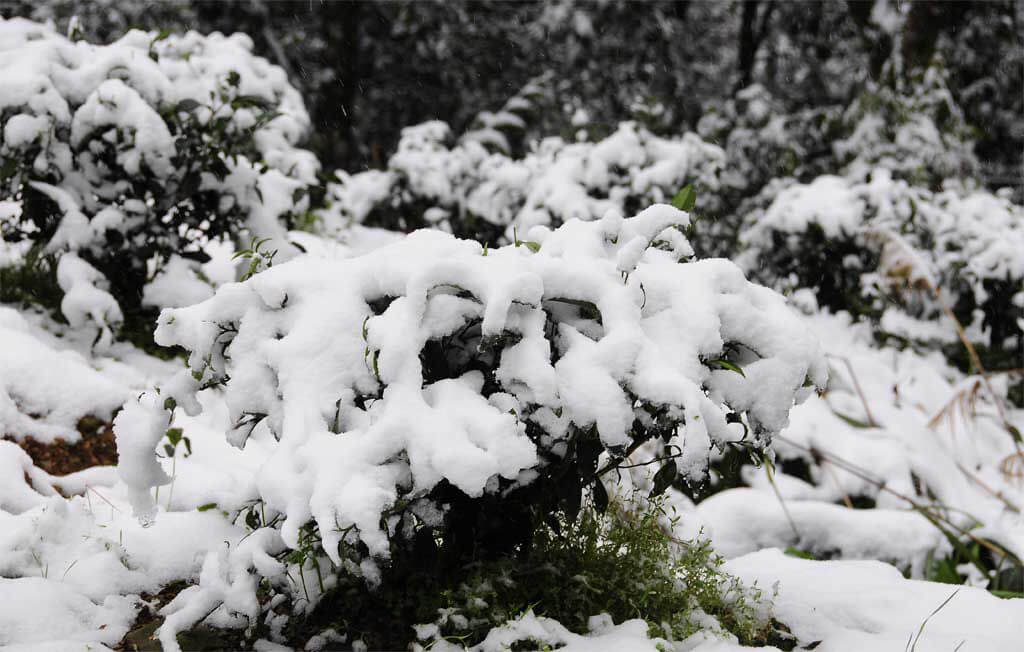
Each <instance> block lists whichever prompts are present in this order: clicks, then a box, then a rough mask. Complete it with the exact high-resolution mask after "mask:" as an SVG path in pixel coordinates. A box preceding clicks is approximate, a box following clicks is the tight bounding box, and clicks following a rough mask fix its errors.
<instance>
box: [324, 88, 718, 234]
mask: <svg viewBox="0 0 1024 652" xmlns="http://www.w3.org/2000/svg"><path fill="white" fill-rule="evenodd" d="M516 100H519V101H516ZM509 104H511V105H512V106H511V107H510V108H508V109H507V110H504V111H502V112H501V113H499V114H495V115H493V116H490V117H489V122H487V123H486V124H496V125H500V124H506V123H511V122H514V121H515V119H516V117H517V114H516V113H514V110H515V109H516V108H517V107H520V106H521V107H523V110H526V108H528V107H529V106H530V105H529V103H528V102H527V101H526V100H525V99H523V98H521V97H518V96H517V97H515V98H512V100H510V101H509ZM452 139H453V137H452V133H451V129H450V128H449V127H448V125H447V124H445V123H443V122H439V121H433V122H427V123H424V124H421V125H416V126H414V127H408V128H406V129H404V130H403V131H402V139H401V141H400V142H399V145H398V150H397V151H396V152H395V154H394V155H393V156H392V157H391V159H390V160H389V161H388V169H387V170H384V171H380V170H369V171H366V172H361V173H358V174H351V175H350V174H346V173H341V172H339V173H338V174H337V177H338V180H337V182H336V183H333V184H330V185H329V186H328V208H327V210H325V211H323V212H322V213H321V218H322V220H323V226H324V228H325V229H326V230H327V232H332V231H336V230H339V229H341V228H344V226H345V225H347V224H349V223H353V222H355V223H361V224H366V225H369V226H385V227H388V228H400V229H403V230H411V229H413V228H418V227H421V226H433V227H436V228H440V229H443V230H446V231H449V232H452V233H454V234H456V235H457V236H459V237H469V238H474V239H477V240H480V241H481V242H490V243H492V244H494V243H506V242H511V241H513V240H514V238H515V235H514V232H513V231H514V230H517V231H518V232H520V233H525V232H526V231H527V230H528V229H529V228H530V227H532V226H534V225H544V226H548V227H551V228H555V227H558V226H559V225H561V224H563V223H565V222H567V221H569V220H571V219H574V218H575V219H580V220H596V219H599V218H600V217H601V216H602V215H604V214H605V213H606V212H607V211H608V210H609V209H615V210H617V211H619V212H621V213H624V214H631V213H635V212H636V211H638V210H640V209H641V208H643V207H645V206H649V205H650V204H652V203H658V202H666V201H668V200H670V199H671V198H672V197H673V195H675V193H676V191H677V190H678V189H679V188H681V187H682V186H684V185H686V184H687V183H692V184H694V185H695V186H698V187H700V188H702V189H709V190H714V189H717V188H718V175H719V173H720V171H721V169H722V167H723V164H724V153H723V152H722V150H721V149H720V148H719V147H716V146H714V145H711V144H709V143H706V142H704V141H702V140H701V139H700V138H699V137H698V136H697V135H696V134H693V133H687V134H685V135H683V136H682V137H679V138H660V137H658V136H655V135H654V134H652V133H650V132H649V131H647V130H646V129H644V128H643V127H641V126H638V125H637V124H635V123H632V122H624V123H622V124H621V125H619V128H618V129H617V130H616V131H614V132H613V133H612V134H611V135H609V136H607V137H606V138H604V139H602V140H600V141H598V142H588V141H581V142H567V141H566V140H564V139H563V138H561V137H557V136H552V137H548V138H543V139H541V140H539V141H536V142H534V143H532V145H531V147H530V149H529V151H527V152H526V153H525V154H523V155H522V156H515V154H514V153H513V154H512V155H510V154H507V153H505V152H506V150H507V145H506V142H507V141H506V139H505V137H504V136H503V134H501V133H498V132H496V131H495V129H494V128H478V129H473V130H471V131H470V132H467V133H466V134H465V135H463V136H462V137H461V138H460V139H459V140H458V142H456V143H455V144H454V145H452V144H451V141H452ZM703 196H712V195H711V194H707V195H702V197H703Z"/></svg>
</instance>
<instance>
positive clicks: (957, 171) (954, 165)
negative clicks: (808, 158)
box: [832, 60, 979, 190]
mask: <svg viewBox="0 0 1024 652" xmlns="http://www.w3.org/2000/svg"><path fill="white" fill-rule="evenodd" d="M947 74H948V73H947V71H946V68H945V66H944V65H943V63H942V62H941V61H938V60H937V61H935V62H933V63H932V65H930V66H929V67H928V68H926V69H924V70H923V71H921V72H920V73H917V74H915V77H914V79H913V80H912V81H911V82H909V84H910V86H909V87H908V88H903V87H902V84H903V82H902V81H901V80H896V81H892V80H890V81H889V82H887V83H879V84H872V85H871V86H869V88H868V89H867V90H865V91H864V92H863V93H861V95H860V96H859V97H858V98H857V100H856V101H854V102H853V103H852V104H851V105H850V107H849V108H848V109H847V110H846V112H845V113H844V115H843V118H842V122H843V126H842V133H843V134H844V136H843V137H842V138H841V139H837V140H835V141H834V142H833V143H832V149H833V153H834V155H835V159H836V163H837V164H838V165H837V166H836V168H835V169H837V170H838V169H840V167H842V168H844V169H845V170H846V172H847V174H849V175H850V176H853V177H858V178H861V179H865V178H867V176H868V175H869V174H870V173H871V171H872V170H874V169H875V168H878V167H883V168H886V169H888V170H891V171H892V173H893V176H895V177H897V178H900V179H906V180H907V181H910V182H911V183H913V184H915V185H919V186H924V187H928V188H931V189H932V190H938V189H939V188H940V186H941V184H942V182H943V181H945V180H946V179H949V178H953V177H961V178H964V177H976V176H977V174H978V171H979V163H978V160H977V158H976V157H975V156H974V139H975V135H976V133H977V131H976V130H974V129H972V128H971V127H970V126H968V125H967V123H966V122H965V120H964V115H963V111H962V110H961V109H960V107H959V106H958V105H957V103H956V100H955V99H954V98H953V95H952V93H951V92H950V90H949V87H948V85H947V83H946V77H947ZM894 85H896V87H894Z"/></svg>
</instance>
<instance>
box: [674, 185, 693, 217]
mask: <svg viewBox="0 0 1024 652" xmlns="http://www.w3.org/2000/svg"><path fill="white" fill-rule="evenodd" d="M696 203H697V193H696V191H694V189H693V184H689V183H688V184H686V186H685V187H684V188H683V189H682V190H680V191H679V192H677V193H676V196H675V197H673V198H672V205H673V206H675V207H676V208H678V209H679V210H681V211H686V212H687V213H689V212H690V211H692V210H693V206H694V204H696Z"/></svg>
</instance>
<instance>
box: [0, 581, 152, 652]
mask: <svg viewBox="0 0 1024 652" xmlns="http://www.w3.org/2000/svg"><path fill="white" fill-rule="evenodd" d="M134 620H135V604H134V600H131V599H130V598H126V597H122V596H119V595H110V596H108V597H107V598H106V599H104V600H102V601H101V602H100V603H99V604H97V603H94V602H93V601H91V600H89V598H87V597H85V596H83V595H82V594H80V593H78V592H77V591H75V590H74V589H73V588H72V587H70V586H68V585H67V584H64V583H63V582H58V581H54V580H46V579H42V578H38V577H21V578H17V579H4V578H0V647H2V648H3V649H4V650H19V649H24V650H29V649H33V650H40V649H43V647H41V646H43V645H45V646H46V649H54V650H56V649H61V650H86V649H94V650H95V649H105V648H100V647H99V646H98V645H95V644H97V643H100V644H105V645H108V646H111V647H113V646H114V645H116V644H117V643H118V642H119V641H120V640H121V637H123V636H124V635H125V634H126V633H127V632H128V628H129V627H130V626H131V624H132V622H134ZM90 643H92V644H94V645H88V644H90ZM22 646H24V647H22Z"/></svg>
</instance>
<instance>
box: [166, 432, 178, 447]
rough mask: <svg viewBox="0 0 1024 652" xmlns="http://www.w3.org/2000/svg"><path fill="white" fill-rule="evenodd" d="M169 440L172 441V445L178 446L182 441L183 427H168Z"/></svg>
mask: <svg viewBox="0 0 1024 652" xmlns="http://www.w3.org/2000/svg"><path fill="white" fill-rule="evenodd" d="M167 441H169V442H171V446H177V445H178V442H180V441H181V428H168V429H167Z"/></svg>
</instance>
